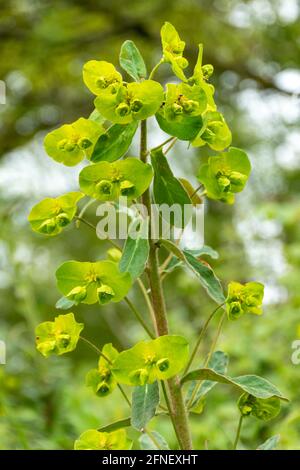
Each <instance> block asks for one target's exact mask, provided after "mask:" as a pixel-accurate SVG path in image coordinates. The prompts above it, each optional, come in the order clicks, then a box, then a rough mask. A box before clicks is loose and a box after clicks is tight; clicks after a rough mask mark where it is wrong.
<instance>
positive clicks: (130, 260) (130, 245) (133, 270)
mask: <svg viewBox="0 0 300 470" xmlns="http://www.w3.org/2000/svg"><path fill="white" fill-rule="evenodd" d="M133 222H134V223H135V222H136V221H133ZM132 235H133V233H132V231H131V233H130V229H129V233H128V237H127V240H126V243H125V246H124V249H123V253H122V257H121V260H120V264H119V267H120V271H121V272H128V273H130V275H131V278H132V279H133V280H135V279H136V278H137V277H139V276H140V275H141V274H142V272H143V271H144V269H145V265H146V263H147V259H148V255H149V241H148V221H147V220H146V219H145V220H143V221H141V222H140V227H139V230H138V232H137V233H136V234H135V237H134V238H133V237H132Z"/></svg>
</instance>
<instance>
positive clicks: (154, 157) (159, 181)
mask: <svg viewBox="0 0 300 470" xmlns="http://www.w3.org/2000/svg"><path fill="white" fill-rule="evenodd" d="M151 162H152V166H153V169H154V183H153V194H154V200H155V203H156V204H157V205H159V206H160V205H163V204H165V205H166V206H168V207H169V208H170V209H171V207H172V206H173V205H177V206H178V209H180V211H181V213H180V214H179V216H178V217H176V216H175V215H174V213H169V214H167V217H165V215H164V213H163V212H162V213H161V215H162V217H164V218H165V219H166V220H167V222H168V223H170V224H171V225H175V226H176V227H179V228H183V227H184V226H185V225H186V224H187V223H188V221H189V219H190V217H191V215H192V207H193V206H192V201H191V199H190V197H189V195H188V193H187V192H186V190H185V189H184V187H183V186H182V184H181V183H180V181H179V180H178V179H177V178H175V176H174V175H173V173H172V170H171V168H170V166H169V163H168V161H167V159H166V157H165V155H164V154H163V152H162V150H161V149H158V150H155V151H152V152H151Z"/></svg>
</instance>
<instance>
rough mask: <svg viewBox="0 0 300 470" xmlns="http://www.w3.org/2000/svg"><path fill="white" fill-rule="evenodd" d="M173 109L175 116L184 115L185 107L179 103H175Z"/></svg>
mask: <svg viewBox="0 0 300 470" xmlns="http://www.w3.org/2000/svg"><path fill="white" fill-rule="evenodd" d="M171 109H172V111H173V113H174V114H182V112H183V107H182V106H181V105H180V104H178V103H173V104H172V106H171Z"/></svg>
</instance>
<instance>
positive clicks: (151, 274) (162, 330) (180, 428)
mask: <svg viewBox="0 0 300 470" xmlns="http://www.w3.org/2000/svg"><path fill="white" fill-rule="evenodd" d="M140 159H141V161H143V162H144V163H145V162H146V160H147V122H146V120H144V121H141V141H140ZM143 203H144V205H145V207H146V209H147V211H148V216H149V217H150V219H149V221H150V223H149V244H150V250H149V260H148V269H147V274H148V278H149V284H150V289H151V298H152V305H153V310H154V314H155V323H156V331H157V333H158V335H159V336H163V335H167V334H168V333H169V328H168V321H167V312H166V306H165V299H164V295H163V290H162V284H161V280H160V274H159V263H158V255H157V246H156V244H155V242H154V240H152V237H151V199H150V192H149V189H148V190H147V191H145V193H144V194H143ZM167 383H168V390H169V395H170V413H171V416H172V423H173V426H174V429H175V433H176V436H177V438H178V439H179V444H180V447H181V449H184V450H191V449H192V439H191V433H190V428H189V422H188V414H187V410H186V406H185V403H184V399H183V394H182V390H181V387H180V381H179V378H178V377H173V378H171V379H169V380H168V382H167Z"/></svg>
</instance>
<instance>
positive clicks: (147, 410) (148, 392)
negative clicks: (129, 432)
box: [131, 381, 159, 431]
mask: <svg viewBox="0 0 300 470" xmlns="http://www.w3.org/2000/svg"><path fill="white" fill-rule="evenodd" d="M158 404H159V388H158V382H157V381H156V382H153V383H152V384H146V385H143V386H142V387H135V388H134V389H133V392H132V415H131V425H132V426H133V427H134V428H136V429H137V430H138V431H142V430H143V429H145V427H146V426H147V424H148V422H149V421H150V420H151V419H152V418H153V416H155V412H156V408H157V406H158Z"/></svg>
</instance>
